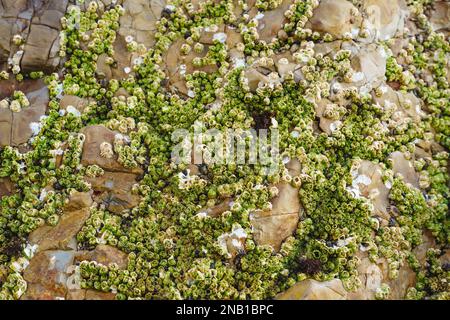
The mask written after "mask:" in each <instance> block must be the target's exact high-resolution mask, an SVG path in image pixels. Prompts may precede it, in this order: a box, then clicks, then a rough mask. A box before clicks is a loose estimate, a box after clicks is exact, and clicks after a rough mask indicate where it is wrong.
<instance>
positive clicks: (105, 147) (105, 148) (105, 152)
mask: <svg viewBox="0 0 450 320" xmlns="http://www.w3.org/2000/svg"><path fill="white" fill-rule="evenodd" d="M113 155H114V152H113V147H112V145H111V144H110V143H109V142H106V141H104V142H102V143H101V144H100V156H101V157H103V158H106V159H111V158H112V157H113Z"/></svg>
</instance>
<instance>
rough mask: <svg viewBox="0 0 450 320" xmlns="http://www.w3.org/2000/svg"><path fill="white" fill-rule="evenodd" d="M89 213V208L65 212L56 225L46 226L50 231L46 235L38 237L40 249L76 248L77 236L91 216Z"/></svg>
mask: <svg viewBox="0 0 450 320" xmlns="http://www.w3.org/2000/svg"><path fill="white" fill-rule="evenodd" d="M89 213H90V209H89V208H84V209H81V210H76V211H69V212H65V213H64V214H63V215H62V216H61V218H60V220H59V222H58V224H57V225H56V226H55V227H53V228H51V229H48V228H46V229H48V231H47V232H46V233H45V235H41V237H37V238H38V239H39V238H41V239H40V241H39V242H38V243H37V244H38V245H39V250H40V251H44V250H49V249H76V242H75V236H76V234H77V233H78V231H80V229H81V227H82V226H83V224H84V222H85V221H86V220H87V218H88V217H89ZM37 230H39V229H37ZM35 232H37V231H35ZM34 238H36V237H34Z"/></svg>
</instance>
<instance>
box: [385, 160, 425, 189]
mask: <svg viewBox="0 0 450 320" xmlns="http://www.w3.org/2000/svg"><path fill="white" fill-rule="evenodd" d="M389 159H390V161H392V170H393V171H394V173H395V174H399V175H401V176H402V177H403V179H404V181H405V182H406V183H409V184H411V185H412V186H414V187H416V188H419V175H418V173H417V172H416V171H415V170H414V166H413V165H412V162H411V161H410V160H407V159H406V158H405V155H404V154H403V153H402V152H400V151H395V152H393V153H391V154H390V156H389Z"/></svg>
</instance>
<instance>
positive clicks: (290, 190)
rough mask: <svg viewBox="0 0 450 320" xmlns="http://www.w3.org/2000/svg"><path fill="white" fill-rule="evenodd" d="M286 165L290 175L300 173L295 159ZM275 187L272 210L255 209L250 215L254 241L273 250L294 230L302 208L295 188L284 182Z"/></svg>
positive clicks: (277, 248)
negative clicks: (276, 193)
mask: <svg viewBox="0 0 450 320" xmlns="http://www.w3.org/2000/svg"><path fill="white" fill-rule="evenodd" d="M287 167H288V168H289V171H290V173H291V174H292V175H295V174H299V173H300V163H299V162H298V161H297V160H291V162H290V163H289V164H288V165H287ZM277 188H278V190H279V191H278V196H277V197H275V198H274V199H273V201H272V210H268V211H257V212H254V213H253V214H252V217H251V223H252V227H253V237H254V239H255V242H256V243H257V244H259V245H270V246H271V247H272V248H274V250H275V251H278V250H279V249H280V247H281V244H282V242H283V241H284V240H285V239H286V238H287V237H289V236H291V235H292V234H293V233H294V231H295V230H296V228H297V224H298V221H299V219H300V211H301V210H302V208H301V205H300V200H299V196H298V189H297V188H294V187H293V186H291V185H290V184H289V183H286V182H283V183H280V184H278V185H277Z"/></svg>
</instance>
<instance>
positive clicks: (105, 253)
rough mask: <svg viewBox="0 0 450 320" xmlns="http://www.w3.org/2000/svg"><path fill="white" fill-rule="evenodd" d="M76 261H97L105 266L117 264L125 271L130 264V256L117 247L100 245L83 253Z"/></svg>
mask: <svg viewBox="0 0 450 320" xmlns="http://www.w3.org/2000/svg"><path fill="white" fill-rule="evenodd" d="M75 260H76V261H83V260H88V261H96V262H98V263H101V264H103V265H105V266H108V265H109V264H111V263H115V264H117V266H118V267H119V268H121V269H124V268H126V267H127V264H128V255H127V254H126V253H125V252H122V251H120V250H119V249H117V248H115V247H111V246H108V245H104V244H99V245H98V246H97V247H96V248H95V249H94V250H92V251H88V252H81V253H80V254H78V255H77V256H76V258H75Z"/></svg>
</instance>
